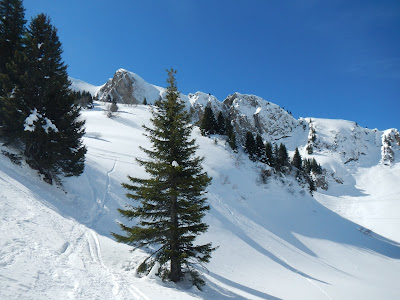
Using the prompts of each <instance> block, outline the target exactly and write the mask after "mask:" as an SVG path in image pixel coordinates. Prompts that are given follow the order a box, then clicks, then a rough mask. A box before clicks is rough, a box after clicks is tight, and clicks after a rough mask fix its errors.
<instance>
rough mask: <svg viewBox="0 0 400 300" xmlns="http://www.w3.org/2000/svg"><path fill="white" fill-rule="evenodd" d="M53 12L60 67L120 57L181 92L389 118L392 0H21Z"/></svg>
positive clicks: (379, 120) (91, 78)
mask: <svg viewBox="0 0 400 300" xmlns="http://www.w3.org/2000/svg"><path fill="white" fill-rule="evenodd" d="M24 6H25V8H26V18H27V19H28V20H30V18H31V17H32V16H33V15H35V14H37V13H40V12H44V13H46V14H48V15H49V16H50V17H51V18H52V22H53V25H55V26H56V27H57V28H58V30H59V36H60V39H61V42H62V44H63V49H64V60H65V62H66V64H67V65H68V66H69V68H68V71H69V75H70V76H72V77H74V78H78V79H81V80H84V81H86V82H89V83H92V84H95V85H100V84H103V83H105V82H106V80H107V79H108V78H110V77H112V76H113V74H114V72H115V71H116V70H117V69H119V68H124V69H127V70H129V71H132V72H135V73H137V74H138V75H140V76H141V77H143V78H144V79H145V80H146V81H148V82H150V83H153V84H156V85H160V86H166V84H165V80H166V73H165V69H166V68H169V67H173V68H175V69H177V70H178V76H177V79H178V87H179V89H180V90H181V91H182V92H183V93H185V94H188V93H194V92H196V91H203V92H206V93H212V94H213V95H215V96H217V98H218V99H220V100H224V99H225V97H226V96H227V95H229V94H232V93H234V92H236V91H237V92H240V93H246V94H255V95H258V96H260V97H262V98H264V99H266V100H268V101H271V102H274V103H276V104H278V105H280V106H282V107H284V108H286V109H287V110H290V111H291V112H292V113H293V115H294V116H295V117H296V118H297V117H299V116H302V117H308V116H311V117H321V118H335V119H346V120H352V121H355V122H358V124H360V125H362V126H366V127H368V128H378V129H380V130H383V129H387V128H392V127H395V128H398V129H400V1H399V0H376V1H370V0H358V1H356V0H333V1H325V0H293V1H289V0H276V1H272V0H271V1H270V0H246V1H245V0H240V1H239V0H141V1H137V0H113V1H110V0H107V1H105V0H68V1H67V0H25V1H24Z"/></svg>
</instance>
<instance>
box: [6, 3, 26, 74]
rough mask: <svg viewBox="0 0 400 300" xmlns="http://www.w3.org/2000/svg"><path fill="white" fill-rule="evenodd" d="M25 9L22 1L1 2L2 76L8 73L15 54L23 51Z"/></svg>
mask: <svg viewBox="0 0 400 300" xmlns="http://www.w3.org/2000/svg"><path fill="white" fill-rule="evenodd" d="M24 11H25V9H24V7H23V5H22V0H1V1H0V74H6V73H7V67H6V66H7V64H8V63H9V62H10V61H11V60H12V59H13V58H14V55H15V52H16V51H17V52H20V51H22V35H23V34H24V26H25V23H26V21H25V12H24Z"/></svg>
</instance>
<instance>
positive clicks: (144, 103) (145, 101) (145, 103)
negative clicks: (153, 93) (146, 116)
mask: <svg viewBox="0 0 400 300" xmlns="http://www.w3.org/2000/svg"><path fill="white" fill-rule="evenodd" d="M143 105H147V99H146V97H144V99H143Z"/></svg>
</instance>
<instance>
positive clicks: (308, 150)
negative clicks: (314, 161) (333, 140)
mask: <svg viewBox="0 0 400 300" xmlns="http://www.w3.org/2000/svg"><path fill="white" fill-rule="evenodd" d="M306 150H307V153H308V154H313V152H314V150H313V146H312V145H311V144H308V145H307V147H306Z"/></svg>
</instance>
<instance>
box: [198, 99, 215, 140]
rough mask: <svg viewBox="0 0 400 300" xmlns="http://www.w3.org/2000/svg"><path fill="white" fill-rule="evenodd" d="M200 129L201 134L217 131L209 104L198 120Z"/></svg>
mask: <svg viewBox="0 0 400 300" xmlns="http://www.w3.org/2000/svg"><path fill="white" fill-rule="evenodd" d="M200 131H201V134H202V135H210V134H216V133H217V121H216V120H215V116H214V113H213V111H212V109H211V105H207V106H206V107H205V108H204V114H203V118H202V119H201V122H200Z"/></svg>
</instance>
